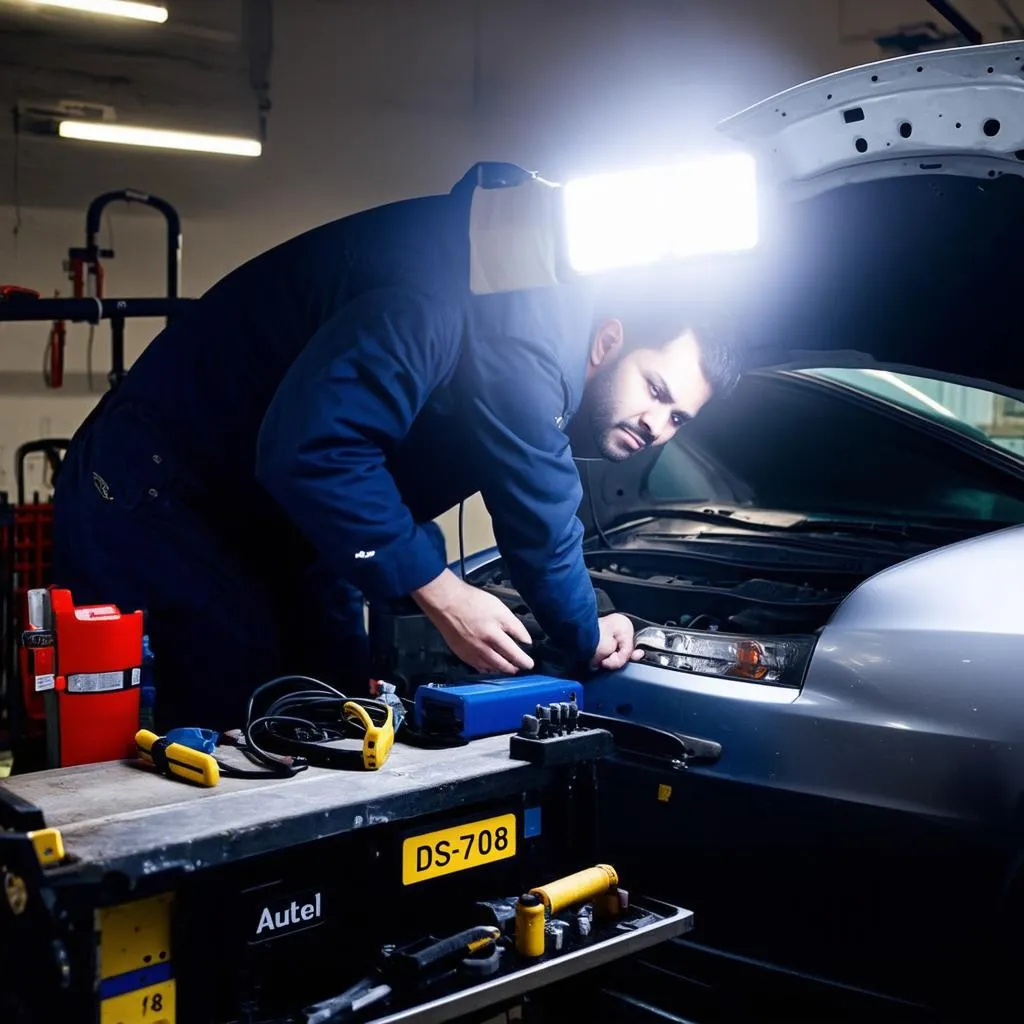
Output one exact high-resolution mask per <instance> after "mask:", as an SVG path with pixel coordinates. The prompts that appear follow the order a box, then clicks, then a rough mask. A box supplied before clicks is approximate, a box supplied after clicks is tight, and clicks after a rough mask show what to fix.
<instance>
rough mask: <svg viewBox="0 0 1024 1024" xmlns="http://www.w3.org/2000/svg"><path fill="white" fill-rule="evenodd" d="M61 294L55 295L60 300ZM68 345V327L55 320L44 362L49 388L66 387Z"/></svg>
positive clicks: (47, 343) (44, 375) (44, 372)
mask: <svg viewBox="0 0 1024 1024" xmlns="http://www.w3.org/2000/svg"><path fill="white" fill-rule="evenodd" d="M59 297H60V292H55V293H54V298H59ZM66 344H67V327H66V325H65V322H64V321H63V320H54V321H53V323H52V324H51V325H50V336H49V338H48V339H47V341H46V357H45V360H44V362H43V380H44V381H45V382H46V386H47V387H48V388H59V387H63V385H64V348H65V345H66Z"/></svg>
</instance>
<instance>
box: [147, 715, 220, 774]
mask: <svg viewBox="0 0 1024 1024" xmlns="http://www.w3.org/2000/svg"><path fill="white" fill-rule="evenodd" d="M135 748H136V750H137V751H138V753H139V757H140V758H141V759H142V760H143V761H145V762H146V763H147V764H151V765H152V766H153V767H154V768H156V769H157V771H160V772H163V774H164V775H167V776H177V777H178V778H180V779H186V780H187V781H189V782H194V783H196V784H197V785H200V786H216V785H217V783H218V782H220V766H219V765H218V764H217V759H216V758H215V757H213V755H211V754H205V753H203V751H201V750H194V749H193V748H192V747H186V746H185V745H184V744H182V743H168V742H167V740H166V739H164V738H163V737H161V736H157V734H156V733H154V732H150V731H149V730H148V729H140V730H139V731H138V732H137V733H136V734H135Z"/></svg>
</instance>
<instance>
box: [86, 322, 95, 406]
mask: <svg viewBox="0 0 1024 1024" xmlns="http://www.w3.org/2000/svg"><path fill="white" fill-rule="evenodd" d="M95 340H96V325H95V324H89V340H88V341H87V342H86V343H85V374H86V379H87V381H88V388H89V391H90V392H91V391H92V348H93V342H94V341H95Z"/></svg>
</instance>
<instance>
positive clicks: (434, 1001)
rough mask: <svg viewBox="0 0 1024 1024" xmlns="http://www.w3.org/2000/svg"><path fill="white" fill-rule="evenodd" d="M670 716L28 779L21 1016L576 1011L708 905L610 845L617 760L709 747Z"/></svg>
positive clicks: (10, 904) (18, 843)
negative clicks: (282, 765) (240, 772)
mask: <svg viewBox="0 0 1024 1024" xmlns="http://www.w3.org/2000/svg"><path fill="white" fill-rule="evenodd" d="M650 733H651V731H650V730H641V731H640V732H639V733H637V732H636V731H632V732H630V731H629V730H626V731H622V730H621V729H620V727H619V724H618V723H614V722H607V721H605V720H602V719H599V718H596V717H594V716H587V715H585V714H584V715H580V716H579V722H578V723H574V726H573V731H571V732H566V734H565V735H560V736H552V737H551V739H550V740H544V739H537V738H536V737H529V736H527V737H525V738H524V737H523V736H519V735H514V736H512V737H510V736H508V735H500V736H491V737H488V738H483V739H477V740H474V741H472V742H470V743H468V744H466V745H464V746H459V747H456V748H452V749H446V750H433V749H419V748H416V747H411V746H406V745H403V744H402V743H398V744H396V746H395V748H394V750H393V752H392V754H391V756H390V758H389V759H388V760H387V762H386V764H384V765H383V766H382V767H380V768H379V769H378V770H375V771H332V770H329V769H319V768H313V767H310V768H309V769H308V770H307V771H305V772H303V773H301V774H300V775H297V776H295V777H292V778H278V779H270V778H268V779H259V780H252V779H234V778H222V779H221V780H220V782H219V784H218V785H215V786H213V787H201V786H194V785H190V784H188V783H186V782H183V781H181V780H177V779H171V778H168V777H167V776H165V775H163V774H160V773H158V772H155V771H153V770H152V766H146V765H145V764H142V763H135V762H133V761H132V760H127V761H109V762H104V763H101V764H94V765H83V766H79V767H74V768H65V769H57V770H51V771H44V772H38V773H33V774H30V775H26V776H21V777H16V778H13V779H11V780H10V781H9V782H8V783H7V784H5V785H4V786H2V787H0V825H2V827H3V831H0V878H2V885H3V897H2V899H0V963H2V964H3V980H2V982H0V1019H3V1020H4V1021H5V1022H6V1021H10V1022H15V1021H17V1022H19V1024H22V1022H30V1021H32V1022H34V1021H54V1020H68V1021H76V1022H77V1021H83V1022H86V1021H89V1022H97V1024H135V1022H150V1021H157V1022H162V1024H176V1022H185V1021H187V1022H189V1024H206V1022H209V1024H227V1022H236V1021H237V1022H242V1021H246V1022H252V1024H255V1022H257V1021H261V1022H267V1024H270V1022H277V1024H285V1022H303V1024H317V1022H326V1021H335V1020H336V1021H348V1020H350V1021H358V1022H364V1021H371V1020H380V1021H384V1020H387V1021H399V1020H401V1021H416V1022H418V1024H423V1022H427V1021H445V1020H473V1019H479V1020H484V1019H488V1018H493V1017H494V1016H496V1015H501V1014H503V1013H506V1012H509V1011H510V1010H511V1009H514V1008H516V1009H518V1011H519V1013H521V1014H522V1015H523V1016H524V1018H525V1019H533V1020H543V1019H553V1018H552V1016H551V1015H554V1016H558V1017H560V1018H562V1019H565V1015H566V1014H570V1016H571V1018H576V1017H578V1016H580V1015H581V1014H582V1013H583V1011H584V1009H585V1008H586V1006H587V1005H588V1001H592V1000H593V999H594V998H595V995H596V993H597V992H598V989H599V986H598V985H597V979H598V978H599V977H600V970H599V969H601V968H603V967H606V966H607V965H610V964H613V963H614V962H616V961H619V960H621V959H622V958H623V957H627V956H629V955H630V954H631V953H634V952H636V951H638V950H642V949H645V948H648V947H651V946H653V945H657V944H659V943H663V942H665V941H666V940H669V939H672V938H674V937H676V936H679V935H681V934H683V933H685V932H687V931H688V930H689V929H690V927H691V925H692V915H691V914H690V912H689V911H687V910H685V909H683V908H680V907H677V906H672V905H668V904H665V903H663V902H660V901H659V900H657V899H656V898H654V897H652V896H650V895H647V894H646V893H645V892H644V889H643V882H642V878H640V877H639V876H638V875H637V874H636V873H635V872H634V871H633V869H632V868H631V869H630V871H629V872H624V871H621V870H620V869H618V867H617V866H616V865H615V864H614V862H613V861H611V860H609V859H607V858H605V857H604V852H605V851H606V850H610V849H611V848H612V846H613V845H614V844H612V843H611V842H610V840H609V836H610V835H611V834H613V833H614V831H615V822H614V819H613V817H611V816H608V815H607V809H604V808H602V806H601V786H600V784H599V778H600V774H601V772H600V771H599V768H600V767H601V766H602V765H603V764H604V763H606V762H611V761H617V762H618V763H619V764H620V765H621V766H625V769H626V770H629V768H630V766H631V765H636V764H638V763H639V760H638V759H643V761H644V762H645V763H646V764H648V765H651V764H652V763H654V762H658V763H659V765H660V767H659V770H660V771H661V772H662V774H664V775H665V776H666V777H668V776H670V775H671V774H672V773H673V771H676V770H678V768H679V766H680V765H681V764H682V760H683V759H685V757H686V753H685V750H684V748H683V745H682V744H681V742H680V741H679V740H678V739H677V738H674V737H662V736H660V734H659V735H656V736H655V740H654V742H653V743H652V741H651V739H650V736H649V735H648V734H650ZM659 743H662V744H664V743H667V744H668V747H664V746H663V747H662V749H661V751H660V752H659V750H658V744H659ZM666 756H667V760H662V759H663V758H664V757H666ZM652 758H653V759H654V761H652ZM648 790H649V791H648ZM663 798H664V789H663V788H660V784H656V785H655V786H654V787H653V788H650V787H649V786H647V785H645V786H644V788H643V789H642V790H640V791H638V792H636V794H635V797H634V799H635V801H636V802H637V803H649V804H650V805H651V806H652V807H656V806H657V804H658V801H659V799H663ZM606 816H607V817H606ZM581 1019H582V1018H581Z"/></svg>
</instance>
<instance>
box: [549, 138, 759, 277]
mask: <svg viewBox="0 0 1024 1024" xmlns="http://www.w3.org/2000/svg"><path fill="white" fill-rule="evenodd" d="M564 208H565V226H566V236H567V238H566V240H567V246H568V258H569V262H570V264H571V265H572V268H573V269H574V270H575V271H576V272H577V273H580V274H592V273H599V272H601V271H606V270H613V269H618V268H624V267H631V266H648V265H650V264H653V263H659V262H663V261H670V260H681V259H685V258H687V257H690V256H697V255H702V254H710V253H723V252H739V251H742V250H746V249H752V248H754V246H756V245H757V241H758V213H757V187H756V167H755V164H754V160H753V157H751V156H750V155H749V154H747V153H729V154H725V155H719V156H713V157H705V158H703V159H699V160H691V161H686V162H680V163H677V164H673V165H670V166H666V167H657V168H649V169H644V170H636V171H624V172H619V173H615V174H602V175H595V176H594V177H589V178H581V179H578V180H576V181H570V182H568V183H567V184H566V186H565V197H564Z"/></svg>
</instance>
